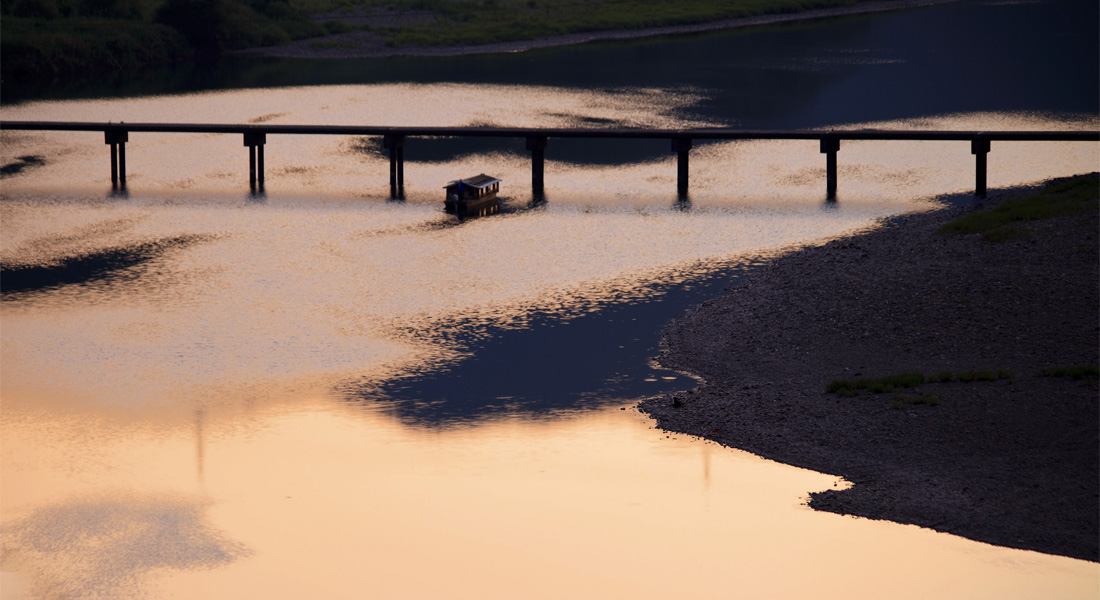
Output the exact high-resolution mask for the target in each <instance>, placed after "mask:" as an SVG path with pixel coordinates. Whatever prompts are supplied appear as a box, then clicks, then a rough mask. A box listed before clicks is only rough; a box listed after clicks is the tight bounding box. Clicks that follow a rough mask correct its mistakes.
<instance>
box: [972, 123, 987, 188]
mask: <svg viewBox="0 0 1100 600" xmlns="http://www.w3.org/2000/svg"><path fill="white" fill-rule="evenodd" d="M970 153H971V154H973V155H974V195H975V196H977V197H979V198H985V194H986V189H985V182H986V159H987V158H988V155H989V140H988V139H986V138H983V137H981V136H979V137H976V138H974V139H972V140H970Z"/></svg>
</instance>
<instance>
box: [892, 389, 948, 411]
mask: <svg viewBox="0 0 1100 600" xmlns="http://www.w3.org/2000/svg"><path fill="white" fill-rule="evenodd" d="M892 397H893V399H894V401H893V403H891V405H890V407H891V408H893V409H894V410H902V409H905V408H909V407H910V406H916V405H919V404H924V405H927V406H939V405H940V397H939V396H937V395H935V394H930V393H927V392H926V393H923V394H903V393H901V392H894V393H893V394H892Z"/></svg>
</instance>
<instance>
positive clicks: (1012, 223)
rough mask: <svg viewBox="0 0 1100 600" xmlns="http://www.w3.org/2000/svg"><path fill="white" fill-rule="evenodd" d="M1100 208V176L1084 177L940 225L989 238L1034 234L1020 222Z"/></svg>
mask: <svg viewBox="0 0 1100 600" xmlns="http://www.w3.org/2000/svg"><path fill="white" fill-rule="evenodd" d="M1098 208H1100V179H1096V178H1094V177H1083V178H1076V179H1071V180H1068V181H1063V182H1061V183H1058V184H1055V185H1051V186H1049V187H1047V188H1045V189H1043V190H1041V191H1040V192H1038V193H1036V194H1034V195H1031V196H1028V197H1026V198H1020V199H1018V200H1008V201H1005V202H1002V203H1001V204H999V205H997V207H996V208H993V209H991V210H985V211H981V212H975V213H970V214H968V215H965V216H962V217H959V218H958V219H955V220H954V221H951V222H950V223H946V224H944V225H943V226H942V227H940V230H939V231H940V233H944V234H967V233H980V234H982V239H983V240H985V241H989V242H1003V241H1009V240H1017V239H1024V238H1028V237H1031V233H1030V232H1028V231H1027V229H1025V228H1023V227H1022V226H1021V225H1020V224H1021V223H1025V222H1028V221H1037V220H1040V219H1050V218H1053V217H1064V216H1070V215H1079V214H1084V213H1087V212H1090V211H1096V210H1097V209H1098Z"/></svg>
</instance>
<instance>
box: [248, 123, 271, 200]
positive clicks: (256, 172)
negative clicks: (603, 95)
mask: <svg viewBox="0 0 1100 600" xmlns="http://www.w3.org/2000/svg"><path fill="white" fill-rule="evenodd" d="M266 143H267V134H266V133H255V132H247V133H245V134H244V145H245V146H248V187H249V189H250V190H252V193H253V194H257V193H259V194H262V193H263V191H264V144H266Z"/></svg>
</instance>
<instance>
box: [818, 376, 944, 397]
mask: <svg viewBox="0 0 1100 600" xmlns="http://www.w3.org/2000/svg"><path fill="white" fill-rule="evenodd" d="M924 381H925V378H924V375H923V374H922V373H919V372H912V373H899V374H897V375H887V376H885V377H857V378H855V379H834V380H832V381H830V382H829V383H828V385H826V386H825V391H826V392H828V393H831V394H837V395H839V396H844V397H852V396H856V395H859V394H860V393H863V392H867V393H871V394H886V393H890V392H894V391H897V390H902V389H911V388H914V387H916V386H918V385H920V384H922V383H924Z"/></svg>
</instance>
